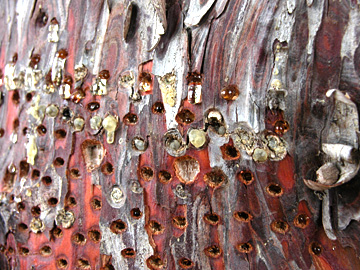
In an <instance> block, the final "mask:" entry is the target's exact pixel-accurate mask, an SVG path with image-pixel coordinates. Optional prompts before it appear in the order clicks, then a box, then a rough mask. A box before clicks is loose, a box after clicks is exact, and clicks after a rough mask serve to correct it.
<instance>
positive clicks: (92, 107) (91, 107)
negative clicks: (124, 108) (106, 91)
mask: <svg viewBox="0 0 360 270" xmlns="http://www.w3.org/2000/svg"><path fill="white" fill-rule="evenodd" d="M99 108H100V103H99V102H96V101H94V102H90V103H88V105H87V109H88V110H89V111H91V112H93V111H96V110H98V109H99Z"/></svg>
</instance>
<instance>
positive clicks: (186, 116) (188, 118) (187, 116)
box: [175, 109, 195, 125]
mask: <svg viewBox="0 0 360 270" xmlns="http://www.w3.org/2000/svg"><path fill="white" fill-rule="evenodd" d="M175 120H176V122H178V123H179V124H184V125H188V124H191V123H192V122H194V120H195V114H194V113H193V112H191V111H190V110H188V109H182V110H181V111H180V112H179V113H178V114H177V115H176V117H175Z"/></svg>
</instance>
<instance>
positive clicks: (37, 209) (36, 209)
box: [31, 206, 41, 217]
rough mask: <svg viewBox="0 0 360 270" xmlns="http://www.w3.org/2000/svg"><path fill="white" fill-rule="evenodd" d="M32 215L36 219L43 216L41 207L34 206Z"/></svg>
mask: <svg viewBox="0 0 360 270" xmlns="http://www.w3.org/2000/svg"><path fill="white" fill-rule="evenodd" d="M31 214H32V215H33V216H34V217H39V216H40V214H41V209H40V207H39V206H33V207H31Z"/></svg>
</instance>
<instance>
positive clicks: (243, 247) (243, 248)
mask: <svg viewBox="0 0 360 270" xmlns="http://www.w3.org/2000/svg"><path fill="white" fill-rule="evenodd" d="M237 250H238V251H240V252H241V253H250V252H251V251H252V250H253V247H252V245H251V244H250V243H242V244H239V245H237Z"/></svg>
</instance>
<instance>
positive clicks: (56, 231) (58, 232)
mask: <svg viewBox="0 0 360 270" xmlns="http://www.w3.org/2000/svg"><path fill="white" fill-rule="evenodd" d="M50 235H51V236H52V238H54V239H55V238H61V237H62V236H63V231H62V230H61V229H60V228H59V227H57V226H55V227H54V228H53V229H52V230H51V231H50Z"/></svg>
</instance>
